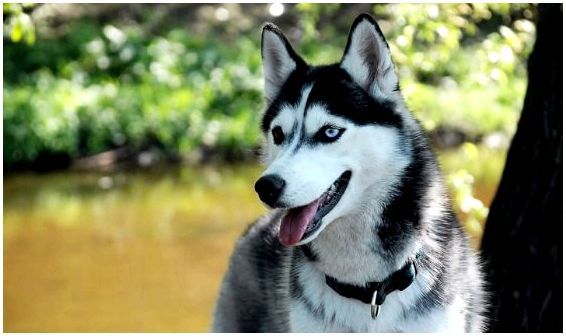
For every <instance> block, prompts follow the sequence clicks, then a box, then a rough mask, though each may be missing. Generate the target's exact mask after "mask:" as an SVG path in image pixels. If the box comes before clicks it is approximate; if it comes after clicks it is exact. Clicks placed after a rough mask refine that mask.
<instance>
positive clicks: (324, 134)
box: [314, 125, 346, 142]
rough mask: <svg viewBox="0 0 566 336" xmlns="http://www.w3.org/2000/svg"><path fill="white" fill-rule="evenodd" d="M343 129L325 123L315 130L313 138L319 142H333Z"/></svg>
mask: <svg viewBox="0 0 566 336" xmlns="http://www.w3.org/2000/svg"><path fill="white" fill-rule="evenodd" d="M345 130H346V129H345V128H339V127H334V126H329V125H326V126H323V127H321V128H320V129H319V130H318V132H316V134H315V136H314V138H315V140H317V141H320V142H334V141H336V140H338V139H339V138H340V136H341V135H342V133H344V131H345Z"/></svg>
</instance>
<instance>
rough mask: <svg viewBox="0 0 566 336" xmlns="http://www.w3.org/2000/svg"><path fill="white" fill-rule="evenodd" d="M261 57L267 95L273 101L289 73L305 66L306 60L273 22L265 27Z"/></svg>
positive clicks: (262, 36) (262, 35)
mask: <svg viewBox="0 0 566 336" xmlns="http://www.w3.org/2000/svg"><path fill="white" fill-rule="evenodd" d="M261 57H262V59H263V76H264V78H265V84H264V85H265V97H266V98H267V100H268V101H269V102H271V101H272V100H273V99H275V97H276V96H277V94H278V93H279V90H280V89H281V86H283V84H284V83H285V81H286V80H287V79H288V78H289V75H290V74H291V73H292V72H293V71H294V70H295V69H297V68H298V67H304V66H305V62H304V61H303V59H302V58H300V57H299V56H298V55H297V53H295V51H294V50H293V48H292V47H291V44H290V43H289V41H287V39H286V38H285V35H283V33H282V32H281V31H280V30H279V28H277V26H275V25H274V24H272V23H267V24H266V25H265V26H264V27H263V32H262V34H261Z"/></svg>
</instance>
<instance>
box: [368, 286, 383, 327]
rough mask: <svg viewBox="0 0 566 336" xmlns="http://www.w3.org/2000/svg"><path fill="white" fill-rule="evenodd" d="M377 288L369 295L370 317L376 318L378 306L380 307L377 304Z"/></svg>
mask: <svg viewBox="0 0 566 336" xmlns="http://www.w3.org/2000/svg"><path fill="white" fill-rule="evenodd" d="M376 301H377V290H375V291H373V295H372V297H371V304H370V307H371V318H372V319H374V320H375V319H376V318H377V317H378V316H379V308H380V307H381V305H378V304H377V302H376Z"/></svg>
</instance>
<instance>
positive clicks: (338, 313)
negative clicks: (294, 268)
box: [290, 263, 464, 332]
mask: <svg viewBox="0 0 566 336" xmlns="http://www.w3.org/2000/svg"><path fill="white" fill-rule="evenodd" d="M298 276H299V283H300V285H301V287H302V295H303V296H302V298H300V299H294V300H293V301H292V303H291V310H290V321H291V332H438V331H455V332H463V330H464V317H463V314H462V310H461V305H458V300H457V299H456V300H455V301H454V302H453V303H452V304H451V305H450V306H449V307H439V308H437V309H435V310H433V311H430V312H428V313H427V314H426V315H423V316H419V315H416V316H415V315H414V314H411V315H410V318H408V317H407V316H406V315H405V312H406V311H408V310H409V309H410V307H411V306H412V305H413V303H414V302H415V300H416V299H417V298H418V297H420V296H421V294H422V293H423V292H424V291H426V288H427V285H426V281H425V280H426V279H425V275H421V274H419V275H417V278H416V279H415V281H414V282H413V283H412V284H411V286H409V287H408V288H407V289H405V290H404V291H402V292H399V291H397V292H393V293H391V294H390V295H388V296H387V298H386V300H385V302H384V303H383V305H382V306H381V309H380V314H379V316H378V317H377V318H376V319H375V320H374V319H372V317H371V314H370V305H369V304H365V303H363V302H360V301H358V300H355V299H349V298H345V297H342V296H340V295H338V294H337V293H336V292H335V291H334V290H333V289H331V288H330V287H328V286H327V285H326V282H325V278H324V274H322V273H321V272H319V271H318V270H316V269H315V268H314V267H313V266H312V265H310V264H308V263H307V264H305V265H303V266H301V268H300V269H299V270H298ZM459 306H460V307H459Z"/></svg>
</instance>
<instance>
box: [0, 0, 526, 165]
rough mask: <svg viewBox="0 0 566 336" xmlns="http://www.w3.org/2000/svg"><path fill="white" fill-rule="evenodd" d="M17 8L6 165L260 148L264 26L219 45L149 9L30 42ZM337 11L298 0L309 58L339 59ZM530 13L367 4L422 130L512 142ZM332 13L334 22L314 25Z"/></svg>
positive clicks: (239, 153) (218, 39)
mask: <svg viewBox="0 0 566 336" xmlns="http://www.w3.org/2000/svg"><path fill="white" fill-rule="evenodd" d="M26 6H27V5H19V4H4V5H3V9H4V15H5V18H6V17H7V18H8V19H7V22H8V23H7V25H5V31H11V35H12V38H11V42H10V41H8V42H6V41H5V44H4V60H3V63H4V83H5V86H4V91H3V95H4V117H3V118H4V164H5V167H7V168H8V169H10V167H15V166H16V165H18V164H31V163H33V162H34V160H37V159H38V157H40V156H41V155H42V154H46V155H47V157H48V156H49V155H50V154H56V153H59V154H63V155H67V156H69V157H71V158H75V157H80V156H84V155H89V154H94V153H98V152H100V151H104V150H108V149H112V148H117V147H121V146H130V147H132V148H134V149H141V148H145V147H147V146H158V147H159V148H161V149H163V150H164V151H165V152H167V153H169V154H172V155H179V154H183V153H187V152H191V151H193V150H195V149H199V148H205V149H210V150H212V151H214V152H217V153H219V154H220V156H221V157H223V158H234V159H236V158H241V157H243V156H245V155H246V153H249V152H250V151H251V150H252V149H253V148H254V147H256V146H257V145H258V143H259V140H260V134H259V129H258V127H257V124H258V119H259V112H260V111H261V108H262V105H263V101H262V94H261V91H262V81H263V79H262V73H261V72H262V68H261V58H260V53H259V34H258V33H257V28H258V27H259V26H260V25H261V21H263V19H261V18H256V20H257V24H253V25H251V26H253V27H254V28H255V29H254V30H252V31H249V32H246V33H241V34H237V35H233V36H231V37H230V38H226V37H223V35H222V34H215V33H208V34H197V33H193V32H192V30H190V29H186V28H182V29H181V28H173V29H169V28H167V29H165V28H163V30H159V29H156V28H155V27H159V24H158V19H159V17H160V16H159V15H158V14H155V15H153V14H152V12H151V11H150V10H148V11H145V12H144V13H145V14H144V15H143V16H144V22H148V23H147V25H145V24H131V23H130V24H127V23H123V22H119V21H117V20H107V21H106V22H105V23H103V24H100V21H97V20H95V19H93V18H90V19H87V18H81V19H80V20H76V21H71V22H67V23H65V25H63V26H62V27H63V28H61V29H60V32H59V33H58V34H54V36H52V37H45V38H41V37H40V38H39V39H38V40H37V41H35V43H33V40H34V37H30V36H32V35H30V34H34V33H33V32H34V31H35V30H34V29H35V28H33V27H34V25H33V24H32V23H31V20H30V19H29V18H30V15H29V14H26V13H25V12H26V10H27V11H29V9H26V8H27V7H26ZM346 7H347V5H340V4H333V5H322V4H299V5H296V6H295V7H293V9H292V10H290V11H289V13H290V14H289V15H295V16H296V18H297V21H296V22H297V23H298V27H297V29H299V30H300V31H301V34H302V35H301V36H302V38H301V39H300V43H299V44H298V45H297V49H298V50H299V51H300V52H301V54H303V55H305V57H306V59H307V60H308V61H310V62H313V63H327V62H333V61H336V60H338V59H339V58H340V56H341V53H342V50H343V45H344V42H345V38H346V32H347V31H348V28H349V27H348V26H349V24H350V23H351V20H352V17H351V15H350V14H348V15H340V13H342V11H343V10H346V9H347V8H346ZM532 10H533V7H532V6H529V5H524V4H512V5H507V4H477V5H476V4H473V5H465V4H443V5H434V4H427V5H410V4H392V5H376V6H375V14H376V15H377V17H378V18H379V21H380V25H381V26H382V28H383V30H384V33H385V35H386V37H387V38H388V39H389V41H390V46H391V50H392V53H393V56H394V58H395V61H396V63H397V64H398V71H399V74H400V77H401V86H402V88H403V92H404V94H405V96H406V97H407V100H408V104H409V106H410V107H411V108H412V109H413V110H414V111H415V113H416V114H417V115H418V117H419V119H421V120H422V121H423V124H424V126H425V127H426V128H427V129H429V130H432V129H434V128H436V127H439V126H449V127H453V128H458V129H462V130H464V131H466V132H468V133H472V134H486V133H490V132H495V131H499V132H504V133H507V134H512V132H513V131H514V127H515V122H516V120H517V117H518V111H519V110H520V105H521V104H522V97H523V93H524V89H525V67H524V61H525V58H526V55H528V53H529V50H530V46H531V44H532V38H533V30H534V25H533V24H532V22H531V19H532ZM330 17H333V18H338V19H340V20H339V22H341V23H339V24H336V25H335V24H327V23H325V22H326V21H325V20H328V18H330ZM18 22H19V23H18ZM149 26H150V27H149ZM165 26H173V27H175V25H163V27H165ZM177 26H178V27H180V25H177ZM14 29H16V31H15V32H14ZM284 30H286V31H287V32H289V31H290V29H285V28H284ZM33 36H35V35H33ZM17 41H26V42H27V43H16V42H17ZM31 43H33V45H32V44H31Z"/></svg>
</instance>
